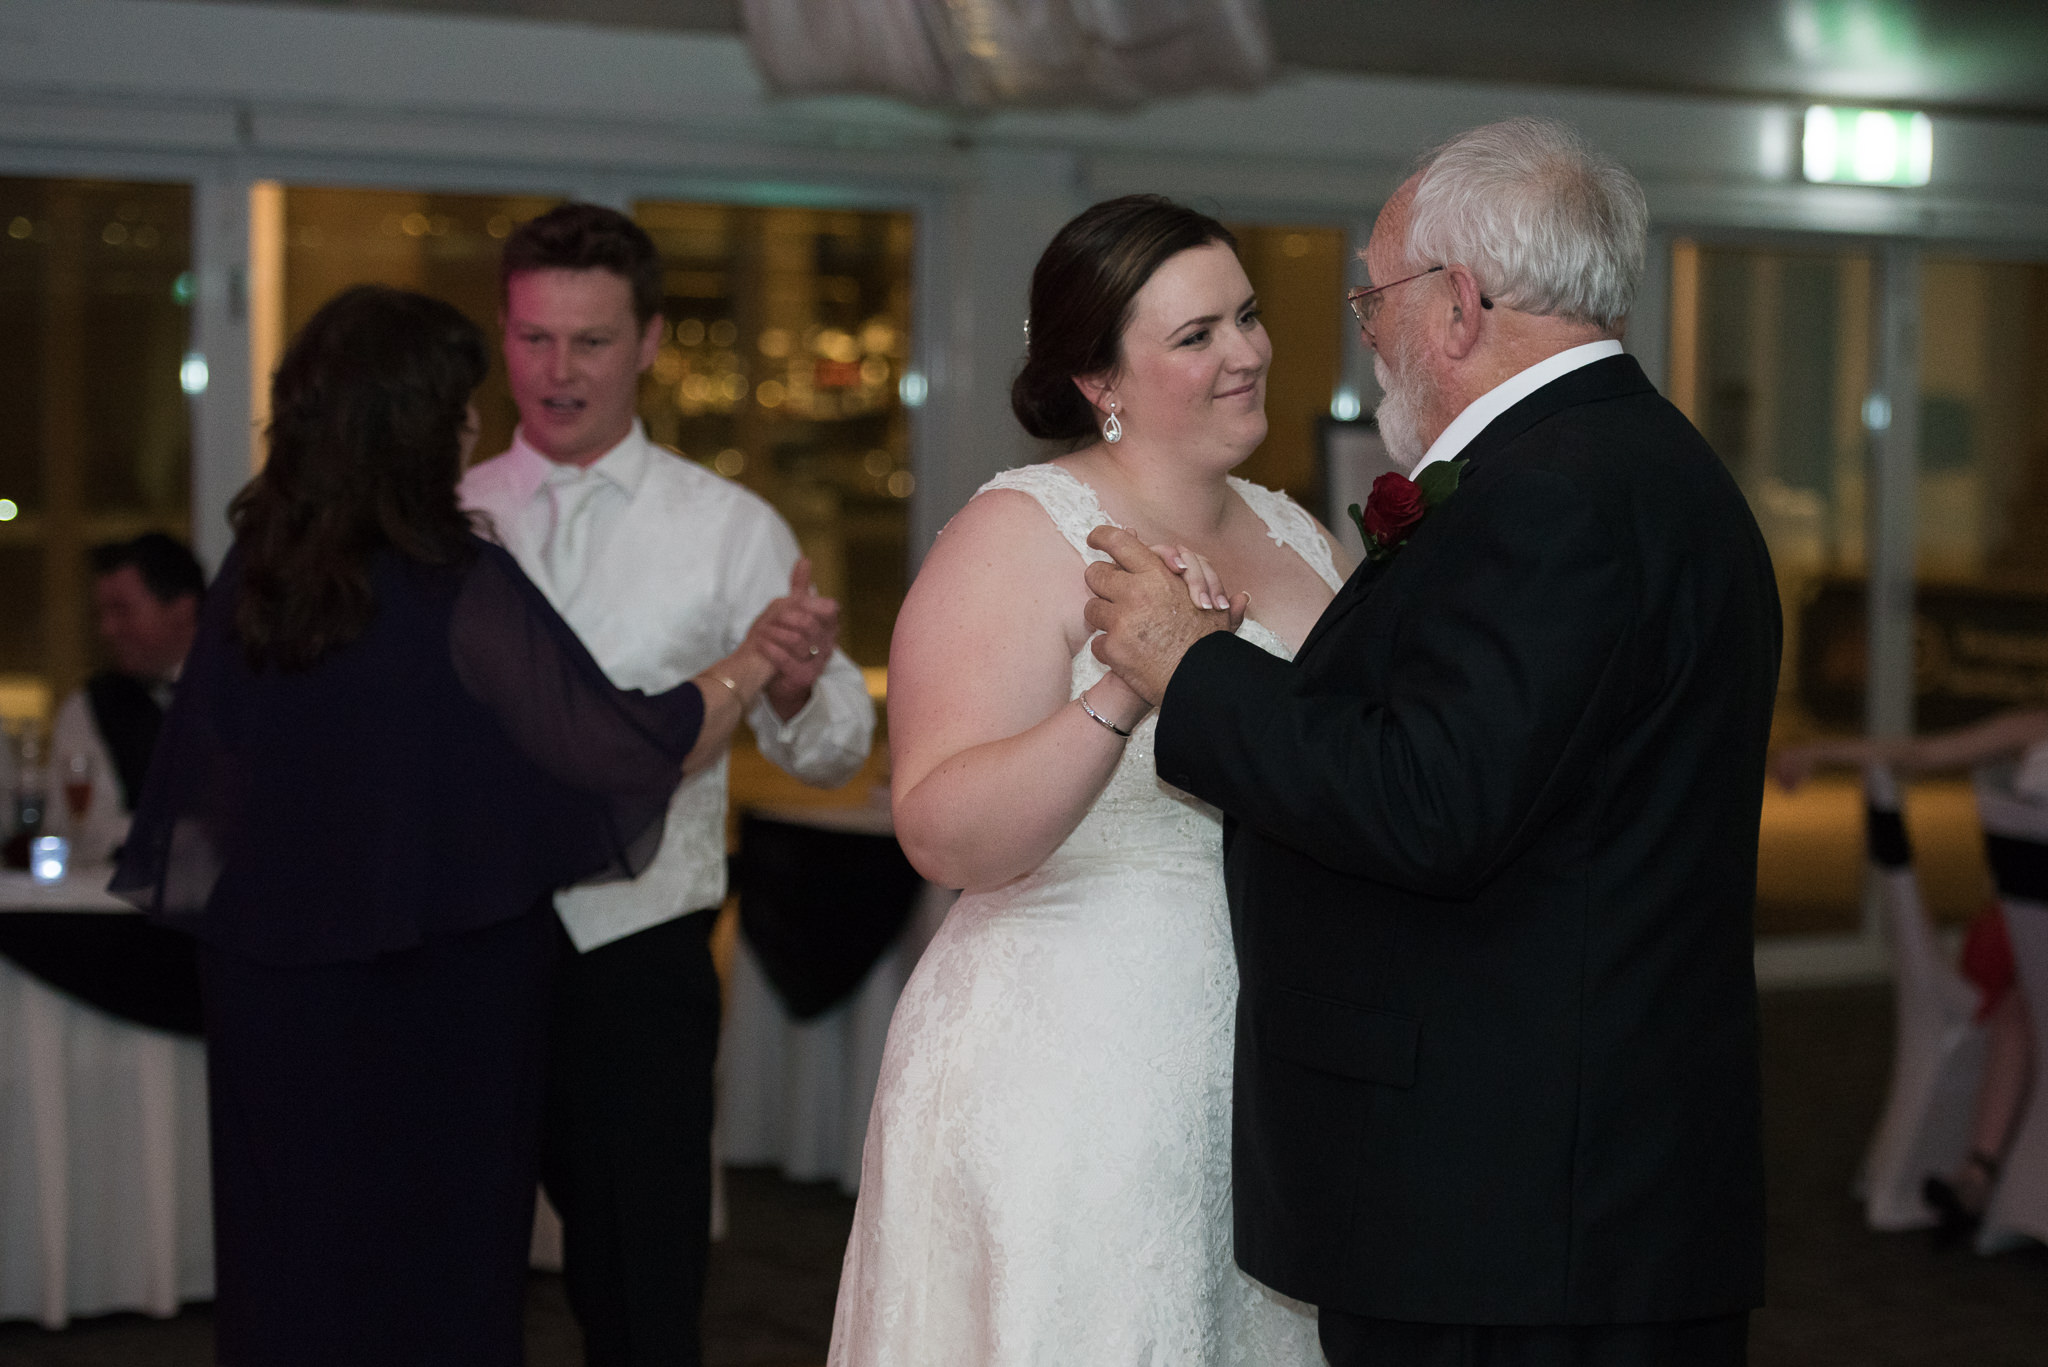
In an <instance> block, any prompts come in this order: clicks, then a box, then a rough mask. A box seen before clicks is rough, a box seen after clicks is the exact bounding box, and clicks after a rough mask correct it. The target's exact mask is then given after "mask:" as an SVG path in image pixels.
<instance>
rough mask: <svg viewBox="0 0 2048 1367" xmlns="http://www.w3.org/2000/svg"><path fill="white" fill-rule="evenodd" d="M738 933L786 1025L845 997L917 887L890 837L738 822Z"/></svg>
mask: <svg viewBox="0 0 2048 1367" xmlns="http://www.w3.org/2000/svg"><path fill="white" fill-rule="evenodd" d="M733 862H734V870H733V871H734V883H735V886H736V887H737V888H738V891H739V897H740V933H741V934H742V935H744V936H746V937H747V943H748V944H750V945H752V946H753V949H754V955H755V957H756V958H758V959H759V960H760V962H761V971H762V972H763V973H764V974H765V975H766V976H767V978H768V982H769V985H770V986H772V987H773V988H774V989H775V994H776V995H777V996H778V997H780V998H781V999H782V1003H783V1005H784V1006H785V1007H787V1008H788V1010H789V1013H790V1015H792V1016H794V1017H795V1018H796V1019H798V1020H811V1019H813V1018H814V1017H816V1016H818V1015H821V1014H822V1013H824V1012H826V1011H829V1010H831V1009H832V1008H833V1007H834V1006H837V1005H838V1004H839V1003H840V1002H842V1001H845V1000H846V998H847V997H849V996H851V995H852V994H853V991H854V989H855V988H857V987H859V986H860V984H861V980H862V979H863V978H865V977H866V976H867V974H868V970H869V969H871V968H873V967H874V966H875V961H876V960H877V959H879V958H881V956H882V952H883V951H884V950H886V949H888V947H889V946H890V945H891V944H892V943H893V942H894V941H895V939H896V937H897V936H898V935H899V934H901V933H902V931H903V925H904V922H906V921H908V920H909V919H910V911H911V907H912V906H913V904H914V903H915V902H916V901H917V893H918V889H919V888H921V887H923V886H924V880H923V879H921V878H919V877H918V873H917V870H916V869H914V868H912V867H911V866H910V861H909V860H908V859H905V858H904V857H903V850H902V847H900V846H899V845H897V843H896V838H895V837H894V836H889V835H867V834H864V833H862V832H859V831H844V830H826V829H821V828H819V827H816V826H805V825H800V824H798V823H796V822H790V821H776V820H773V819H772V818H769V817H764V816H761V815H758V814H756V813H753V812H749V813H747V814H745V815H744V816H742V817H741V818H740V850H739V855H738V856H737V857H736V858H735V860H734V861H733Z"/></svg>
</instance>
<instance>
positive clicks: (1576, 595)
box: [1158, 356, 1780, 1324]
mask: <svg viewBox="0 0 2048 1367" xmlns="http://www.w3.org/2000/svg"><path fill="white" fill-rule="evenodd" d="M1465 455H1466V456H1467V457H1468V458H1469V460H1470V464H1469V466H1468V467H1467V468H1466V471H1465V476H1464V481H1463V485H1462V487H1461V488H1460V489H1459V491H1458V493H1457V495H1456V496H1455V497H1454V498H1453V499H1451V500H1450V501H1449V502H1447V503H1445V504H1444V505H1442V506H1441V507H1439V508H1437V509H1435V510H1433V511H1432V512H1431V513H1430V514H1429V515H1428V517H1427V518H1426V520H1425V521H1424V522H1423V523H1422V524H1421V525H1420V526H1419V527H1418V528H1417V529H1416V530H1415V532H1414V533H1413V536H1412V537H1411V539H1410V541H1409V543H1408V544H1407V545H1406V546H1405V547H1403V548H1402V549H1401V550H1400V551H1399V552H1397V554H1396V555H1395V557H1394V558H1393V559H1392V560H1391V561H1389V562H1385V563H1382V564H1377V565H1374V564H1368V565H1366V566H1364V567H1362V568H1361V569H1360V570H1359V571H1358V572H1357V573H1356V574H1355V575H1353V576H1352V578H1351V581H1350V582H1349V583H1348V584H1346V585H1345V587H1344V589H1343V591H1342V592H1340V593H1339V594H1338V595H1337V597H1336V599H1335V601H1333V602H1332V603H1331V605H1330V607H1329V609H1328V610H1327V611H1326V612H1325V613H1324V615H1323V618H1322V620H1321V621H1320V622H1319V623H1318V624H1317V626H1316V628H1315V630H1314V631H1313V632H1312V633H1311V634H1310V636H1309V639H1308V640H1307V641H1306V642H1305V643H1304V645H1303V648H1302V650H1301V652H1300V655H1299V657H1298V659H1297V660H1296V661H1295V662H1294V663H1292V664H1289V663H1287V662H1285V661H1282V660H1280V659H1277V658H1275V657H1273V656H1269V655H1266V654H1264V653H1263V652H1261V651H1259V650H1258V649H1256V648H1255V647H1252V646H1249V645H1246V644H1245V643H1244V642H1242V641H1240V640H1237V639H1236V638H1234V637H1231V636H1227V635H1215V636H1210V637H1207V638H1205V639H1204V640H1202V641H1201V642H1199V643H1198V644H1197V645H1196V646H1195V648H1194V649H1193V650H1191V651H1190V652H1189V653H1188V655H1187V657H1186V659H1185V660H1184V661H1183V663H1182V664H1181V666H1180V667H1179V669H1178V670H1177V671H1176V672H1175V674H1174V676H1173V680H1172V683H1171V685H1170V687H1169V689H1168V691H1167V694H1166V698H1165V700H1164V703H1163V705H1162V707H1161V710H1160V719H1159V730H1158V768H1159V774H1160V776H1161V777H1162V778H1164V779H1166V780H1167V781H1168V782H1170V783H1172V784H1175V785H1176V786H1178V787H1181V788H1183V789H1186V790H1187V791H1189V792H1191V793H1195V794H1197V795H1199V796H1200V797H1202V798H1205V799H1207V800H1208V801H1210V802H1213V803H1215V804H1216V805H1217V806H1219V807H1221V808H1222V809H1223V810H1224V811H1225V813H1227V814H1228V820H1227V822H1226V825H1225V834H1224V841H1225V855H1226V870H1227V878H1228V882H1229V889H1230V902H1231V912H1232V918H1233V922H1234V925H1235V931H1236V941H1237V953H1238V968H1239V973H1240V977H1241V981H1242V993H1241V996H1240V999H1239V1007H1238V1018H1237V1052H1236V1066H1237V1080H1236V1116H1235V1136H1234V1137H1235V1144H1234V1154H1235V1193H1236V1210H1237V1224H1236V1235H1237V1258H1238V1261H1239V1262H1240V1263H1241V1264H1242V1265H1243V1266H1244V1267H1245V1269H1246V1270H1247V1271H1249V1272H1251V1273H1252V1274H1253V1275H1254V1276H1256V1277H1258V1278H1259V1279H1261V1280H1262V1281H1265V1282H1267V1283H1268V1284H1270V1285H1272V1286H1274V1287H1276V1288H1278V1289H1279V1290H1282V1291H1285V1292H1287V1293H1289V1294H1292V1295H1295V1296H1298V1297H1301V1298H1302V1299H1305V1300H1308V1301H1311V1302H1314V1303H1315V1304H1317V1305H1321V1306H1324V1307H1328V1308H1332V1309H1337V1310H1342V1311H1348V1312H1351V1313H1354V1314H1364V1315H1373V1316H1380V1317H1385V1318H1392V1319H1403V1320H1418V1321H1428V1322H1436V1323H1456V1324H1592V1323H1616V1322H1642V1321H1657V1320H1672V1319H1687V1318H1694V1317H1704V1316H1710V1315H1720V1314H1727V1313H1733V1312H1736V1311H1740V1310H1744V1309H1747V1308H1749V1307H1751V1306H1754V1305H1757V1304H1759V1303H1760V1301H1761V1296H1762V1290H1763V1277H1762V1263H1763V1256H1762V1248H1763V1161H1762V1146H1761V1141H1760V1136H1759V1122H1758V1109H1759V1106H1758V1079H1757V1074H1758V1064H1757V1026H1756V986H1755V977H1754V973H1753V970H1752V929H1751V910H1752V905H1753V902H1754V897H1755V889H1756V848H1757V821H1758V815H1759V809H1760V807H1761V804H1762V793H1763V766H1764V751H1765V742H1766V738H1767V736H1768V734H1769V730H1770V718H1771V706H1772V700H1773V697H1774V694H1775V692H1776V686H1777V677H1778V655H1779V627H1780V623H1779V610H1778V598H1777V591H1776V587H1775V584H1774V581H1773V577H1772V572H1771V565H1770V560H1769V556H1768V554H1767V552H1766V550H1765V548H1764V543H1763V539H1762V537H1761V535H1760V534H1759V533H1758V531H1757V527H1756V523H1755V520H1754V519H1753V518H1752V517H1751V515H1750V513H1749V509H1748V506H1747V505H1746V504H1745V502H1744V500H1743V497H1742V494H1741V492H1740V491H1739V490H1738V489H1737V488H1736V486H1735V483H1734V481H1733V480H1732V479H1730V478H1729V475H1728V473H1727V471H1726V470H1725V469H1724V468H1723V466H1722V465H1721V462H1720V461H1719V460H1718V459H1717V458H1716V457H1715V455H1714V453H1713V451H1712V450H1711V449H1709V447H1708V446H1707V444H1706V442H1705V441H1704V440H1703V439H1702V438H1701V437H1700V435H1699V433H1698V432H1696V431H1695V430H1694V429H1693V427H1692V426H1691V424H1689V423H1688V422H1687V421H1686V420H1685V418H1684V417H1683V416H1682V415H1681V414H1680V413H1679V412H1678V411H1677V410H1676V409H1674V408H1673V407H1672V406H1671V405H1670V404H1668V403H1666V402H1665V401H1664V400H1663V399H1662V398H1661V397H1659V396H1658V394H1657V393H1656V391H1655V389H1654V388H1652V386H1651V385H1650V383H1649V382H1648V381H1647V380H1646V379H1645V378H1644V376H1643V373H1642V371H1641V369H1640V368H1639V367H1638V366H1637V365H1636V363H1635V361H1634V360H1633V359H1631V358H1629V357H1626V356H1621V357H1613V358H1608V359H1604V360H1601V361H1598V362H1595V363H1594V364H1592V365H1589V366H1586V367H1584V368H1582V369H1580V370H1577V371H1575V372H1573V373H1571V374H1569V375H1566V376H1565V377H1563V378H1561V379H1559V380H1557V381H1554V382H1553V383H1551V384H1549V385H1547V386H1545V387H1544V388H1542V389H1540V390H1538V391H1537V392H1536V393H1534V394H1532V395H1530V396H1529V397H1528V398H1526V399H1524V400H1523V401H1522V402H1520V403H1518V404H1516V405H1515V406H1514V407H1513V408H1511V409H1509V410H1508V411H1507V412H1506V413H1504V414H1503V415H1502V416H1501V417H1500V418H1498V419H1497V420H1495V421H1494V422H1493V423H1492V424H1491V425H1490V426H1489V427H1487V429H1486V430H1485V431H1484V432H1483V433H1481V434H1480V436H1479V437H1478V438H1477V439H1475V440H1474V441H1473V442H1472V444H1471V445H1470V446H1469V447H1468V448H1467V450H1466V452H1465Z"/></svg>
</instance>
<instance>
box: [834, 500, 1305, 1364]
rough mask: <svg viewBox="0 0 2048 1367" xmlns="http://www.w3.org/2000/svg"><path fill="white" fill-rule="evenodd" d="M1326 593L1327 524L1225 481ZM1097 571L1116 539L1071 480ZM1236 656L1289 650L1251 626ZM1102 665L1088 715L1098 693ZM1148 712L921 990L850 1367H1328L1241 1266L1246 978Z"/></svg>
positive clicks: (1212, 839) (846, 1284)
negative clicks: (1233, 1209) (1059, 839)
mask: <svg viewBox="0 0 2048 1367" xmlns="http://www.w3.org/2000/svg"><path fill="white" fill-rule="evenodd" d="M1231 484H1232V487H1233V488H1235V489H1236V490H1237V492H1238V494H1239V495H1240V496H1241V497H1242V498H1243V499H1244V500H1245V502H1246V503H1247V504H1248V505H1249V506H1250V507H1251V508H1252V509H1253V510H1254V511H1255V512H1257V513H1258V514H1259V516H1260V517H1261V518H1262V519H1263V520H1264V521H1265V523H1266V526H1267V528H1268V530H1269V532H1270V533H1271V535H1272V537H1273V539H1274V540H1275V541H1276V542H1279V543H1281V544H1283V545H1286V546H1289V547H1292V548H1293V549H1294V550H1295V551H1297V552H1299V553H1300V554H1301V555H1302V557H1303V558H1304V559H1305V560H1306V561H1307V562H1308V563H1309V564H1310V565H1311V566H1312V567H1314V568H1315V570H1316V571H1317V573H1319V574H1320V575H1321V576H1322V578H1323V579H1324V580H1325V581H1326V582H1327V583H1329V585H1330V586H1331V589H1332V590H1333V591H1334V590H1335V589H1336V588H1337V586H1338V584H1339V578H1338V575H1337V572H1336V569H1335V567H1334V566H1333V565H1332V563H1331V560H1330V553H1329V548H1328V547H1327V546H1326V545H1325V544H1324V542H1323V539H1322V537H1321V535H1320V534H1319V533H1318V532H1317V530H1316V527H1315V524H1314V522H1313V521H1312V520H1311V519H1310V518H1309V517H1308V515H1307V514H1306V513H1304V512H1303V511H1302V510H1301V509H1300V508H1299V507H1298V506H1296V505H1295V504H1294V503H1292V502H1290V501H1289V500H1288V499H1287V498H1286V496H1285V495H1282V494H1277V493H1274V492H1272V491H1271V490H1268V489H1263V488H1260V487H1258V486H1257V485H1253V484H1247V483H1245V482H1243V481H1240V480H1232V481H1231ZM984 489H985V490H986V489H1015V490H1020V491H1022V492H1023V493H1026V494H1029V495H1030V496H1031V497H1032V498H1034V499H1036V500H1037V501H1038V502H1039V503H1040V504H1041V505H1042V506H1043V507H1044V508H1045V510H1046V512H1047V514H1048V515H1050V517H1051V518H1052V520H1053V522H1054V524H1055V525H1056V526H1058V528H1059V530H1060V532H1061V533H1062V534H1063V535H1064V536H1065V537H1066V539H1067V540H1068V541H1069V542H1071V543H1072V544H1073V546H1074V547H1075V549H1076V550H1078V551H1080V552H1081V554H1082V556H1083V557H1084V559H1087V560H1102V559H1106V558H1107V557H1105V556H1103V555H1102V554H1101V553H1099V552H1097V551H1093V550H1090V549H1089V548H1088V547H1087V544H1086V542H1087V536H1088V533H1089V531H1090V530H1091V529H1092V528H1094V527H1096V526H1097V525H1099V524H1101V523H1105V522H1107V521H1109V518H1108V517H1106V516H1105V515H1104V514H1103V513H1102V511H1101V508H1100V506H1099V505H1098V504H1097V502H1096V500H1095V496H1094V494H1093V492H1092V491H1091V490H1090V489H1089V488H1088V486H1087V485H1085V484H1083V483H1082V482H1081V481H1079V480H1078V479H1076V478H1074V477H1073V476H1072V475H1069V474H1068V473H1066V471H1064V470H1062V469H1060V468H1058V467H1057V466H1052V465H1033V466H1026V467H1024V468H1022V469H1018V470H1011V471H1008V472H1006V473H1004V474H1002V475H999V476H997V477H996V478H995V479H994V480H991V481H990V482H989V483H988V484H987V485H985V486H984ZM1238 634H1239V635H1240V636H1241V637H1243V638H1244V639H1246V640H1249V641H1251V642H1253V643H1254V644H1256V645H1258V646H1260V647H1261V648H1263V649H1265V650H1269V651H1271V652H1273V653H1274V654H1276V655H1281V656H1288V655H1289V654H1290V652H1289V651H1288V649H1287V647H1286V646H1285V645H1284V644H1283V643H1282V642H1281V641H1280V639H1279V638H1278V637H1276V636H1275V635H1274V634H1273V633H1272V632H1271V631H1268V630H1267V629H1266V628H1265V627H1263V626H1261V625H1260V624H1259V623H1257V622H1255V621H1250V620H1247V621H1246V622H1245V623H1244V625H1243V626H1242V627H1241V628H1240V629H1239V632H1238ZM1103 673H1104V669H1103V666H1102V665H1101V663H1100V662H1098V661H1097V660H1096V658H1095V656H1094V653H1093V652H1092V651H1090V650H1088V649H1087V648H1085V647H1084V648H1083V649H1082V650H1081V652H1080V653H1079V654H1078V655H1076V656H1075V657H1074V660H1073V696H1076V697H1078V696H1079V695H1080V693H1081V690H1082V689H1084V688H1086V687H1088V686H1090V685H1092V684H1093V683H1095V682H1096V681H1097V680H1098V679H1100V678H1101V677H1102V675H1103ZM1153 730H1154V719H1153V718H1152V717H1149V716H1148V717H1147V718H1146V719H1145V720H1144V721H1143V722H1142V723H1141V724H1140V725H1139V726H1138V727H1137V728H1136V731H1135V734H1134V735H1133V736H1132V737H1131V739H1130V741H1129V742H1128V744H1127V745H1126V747H1125V751H1124V756H1123V759H1122V761H1121V762H1120V763H1119V764H1118V765H1117V768H1116V771H1115V773H1114V774H1113V775H1112V776H1111V777H1110V780H1109V783H1108V785H1107V786H1106V787H1105V788H1104V789H1103V791H1102V794H1101V796H1100V797H1098V798H1097V799H1096V801H1095V804H1094V806H1093V807H1092V808H1090V809H1089V812H1088V814H1087V816H1085V817H1083V818H1082V820H1081V824H1080V825H1079V826H1078V827H1077V828H1076V829H1075V830H1074V833H1073V834H1072V835H1070V836H1068V837H1067V839H1066V841H1065V842H1064V843H1063V844H1061V846H1060V847H1059V848H1058V849H1057V850H1055V851H1054V852H1053V854H1052V856H1051V857H1050V858H1048V859H1047V860H1046V861H1045V863H1044V864H1042V865H1040V866H1039V867H1038V868H1037V869H1036V870H1034V871H1033V872H1032V873H1029V874H1027V875H1025V876H1024V877H1022V878H1019V879H1017V880H1016V881H1014V882H1011V883H1009V884H1006V885H1004V886H1003V887H1001V888H998V889H996V890H994V891H992V892H984V893H970V894H968V895H966V896H963V897H961V898H960V900H959V901H958V902H957V903H956V904H955V905H954V907H953V909H952V911H951V912H950V913H949V914H948V916H947V918H946V922H945V925H944V926H943V927H942V928H941V929H940V931H939V933H938V935H937V936H936V937H935V938H934V939H933V940H932V943H931V946H930V948H928V949H927V950H926V951H925V953H924V958H923V959H922V961H920V962H919V964H918V966H917V971H916V972H915V973H914V974H913V975H912V977H911V979H910V982H909V984H908V986H907V987H905V989H904V992H903V996H902V999H901V1000H900V1001H899V1003H898V1004H897V1007H896V1015H895V1018H894V1020H893V1021H892V1022H891V1024H890V1027H889V1041H888V1046H887V1052H886V1053H885V1055H884V1058H883V1063H882V1077H881V1084H880V1088H879V1090H878V1091H877V1092H876V1095H875V1105H874V1110H873V1112H872V1115H871V1118H870V1120H869V1122H868V1134H867V1146H866V1149H865V1151H864V1154H863V1158H862V1164H861V1187H860V1202H859V1208H858V1210H857V1212H856V1214H855V1216H854V1226H853V1234H852V1238H851V1239H850V1240H849V1242H848V1244H847V1250H846V1263H845V1269H844V1272H843V1273H842V1275H841V1278H840V1282H839V1301H838V1308H837V1311H836V1313H835V1315H834V1317H833V1324H832V1351H831V1358H830V1362H831V1367H1026V1365H1027V1364H1028V1365H1029V1367H1094V1365H1095V1364H1105V1365H1107V1367H1140V1365H1141V1364H1143V1365H1149V1367H1294V1364H1320V1363H1321V1362H1322V1361H1323V1359H1322V1355H1321V1352H1320V1350H1319V1348H1318V1347H1317V1342H1316V1325H1315V1314H1314V1311H1313V1309H1311V1308H1310V1307H1308V1306H1304V1305H1301V1304H1299V1303H1297V1302H1293V1301H1290V1300H1287V1299H1285V1298H1284V1297H1281V1296H1279V1295H1277V1294H1276V1293H1274V1292H1272V1291H1270V1290H1268V1289H1266V1288H1265V1287H1262V1286H1260V1285H1258V1284H1257V1283H1255V1282H1253V1281H1252V1280H1250V1279H1249V1278H1247V1277H1246V1276H1245V1275H1244V1274H1243V1273H1241V1272H1239V1271H1238V1270H1237V1268H1236V1266H1235V1265H1234V1264H1233V1263H1232V1261H1231V1216H1230V1093H1231V1037H1232V1025H1233V1019H1232V1017H1233V1011H1234V1009H1235V1006H1236V1001H1237V966H1236V961H1235V959H1234V957H1233V954H1232V950H1231V941H1230V920H1229V910H1228V907H1227V905H1226V902H1225V897H1224V891H1223V864H1222V825H1221V822H1220V820H1219V818H1218V815H1217V813H1216V811H1215V809H1214V808H1211V807H1209V806H1207V805H1205V804H1203V803H1201V802H1199V801H1197V800H1196V799H1194V798H1192V797H1189V796H1188V795H1187V794H1185V793H1183V792H1181V791H1179V790H1178V789H1175V788H1171V787H1168V786H1167V785H1165V784H1163V783H1161V782H1160V781H1159V779H1158V777H1157V776H1156V775H1155V774H1154V772H1153V760H1152V756H1153V751H1152V738H1153Z"/></svg>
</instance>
